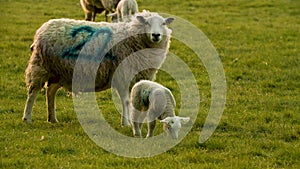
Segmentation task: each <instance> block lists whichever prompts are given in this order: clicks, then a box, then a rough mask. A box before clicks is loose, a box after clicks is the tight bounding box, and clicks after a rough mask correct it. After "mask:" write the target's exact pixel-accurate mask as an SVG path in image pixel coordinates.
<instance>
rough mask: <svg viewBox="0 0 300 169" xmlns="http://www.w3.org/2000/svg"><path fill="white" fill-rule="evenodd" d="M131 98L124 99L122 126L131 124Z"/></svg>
mask: <svg viewBox="0 0 300 169" xmlns="http://www.w3.org/2000/svg"><path fill="white" fill-rule="evenodd" d="M129 104H130V103H129V99H124V100H122V107H123V112H122V122H121V123H122V126H130V122H129Z"/></svg>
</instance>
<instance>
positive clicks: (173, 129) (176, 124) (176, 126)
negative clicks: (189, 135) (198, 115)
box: [160, 116, 190, 139]
mask: <svg viewBox="0 0 300 169" xmlns="http://www.w3.org/2000/svg"><path fill="white" fill-rule="evenodd" d="M188 121H190V118H189V117H179V116H174V117H166V118H165V119H163V120H161V121H160V122H162V123H164V129H165V130H166V131H168V133H169V134H170V136H171V137H172V138H173V139H177V138H178V132H179V130H180V128H181V123H187V122H188Z"/></svg>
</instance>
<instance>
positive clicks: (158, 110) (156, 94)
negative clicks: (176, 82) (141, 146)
mask: <svg viewBox="0 0 300 169" xmlns="http://www.w3.org/2000/svg"><path fill="white" fill-rule="evenodd" d="M130 100H131V108H130V113H131V114H130V116H131V118H132V119H131V125H132V129H133V135H134V136H135V137H141V136H142V134H141V126H142V124H143V121H144V119H145V118H146V119H147V122H148V134H147V138H148V137H152V136H153V132H154V129H155V125H156V119H159V120H160V122H162V123H164V129H165V130H166V131H168V133H169V134H170V136H171V137H172V138H173V139H177V138H178V132H179V130H180V128H181V123H182V122H188V121H189V120H190V118H189V117H179V116H176V115H175V112H174V110H175V105H176V104H175V99H174V96H173V95H172V93H171V91H170V90H169V89H167V88H166V87H164V86H162V85H160V84H158V83H155V82H152V81H149V80H141V81H139V82H137V83H136V84H135V85H134V86H133V87H132V90H131V94H130Z"/></svg>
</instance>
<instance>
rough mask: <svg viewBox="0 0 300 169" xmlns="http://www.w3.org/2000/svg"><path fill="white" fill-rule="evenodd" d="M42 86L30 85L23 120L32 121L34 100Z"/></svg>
mask: <svg viewBox="0 0 300 169" xmlns="http://www.w3.org/2000/svg"><path fill="white" fill-rule="evenodd" d="M41 89H42V88H41V87H35V86H30V87H29V90H28V94H27V100H26V104H25V108H24V114H23V118H22V119H23V121H24V122H26V123H31V115H32V108H33V104H34V101H35V99H36V97H37V95H38V93H39V91H40V90H41Z"/></svg>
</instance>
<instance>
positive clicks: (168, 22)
mask: <svg viewBox="0 0 300 169" xmlns="http://www.w3.org/2000/svg"><path fill="white" fill-rule="evenodd" d="M174 20H175V19H174V18H167V19H165V23H166V25H170V24H171V23H172V22H173V21H174Z"/></svg>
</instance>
